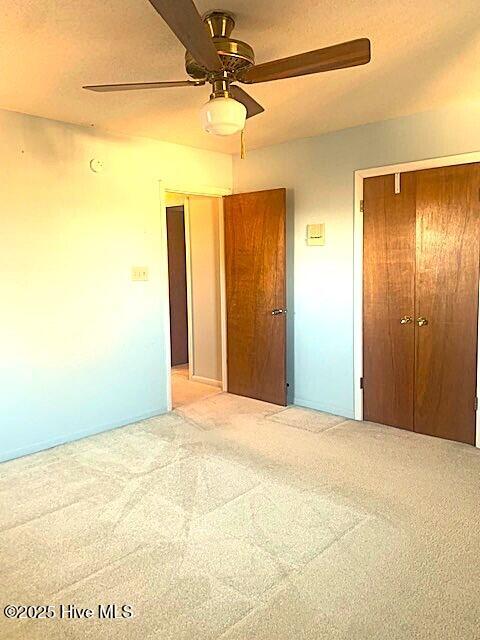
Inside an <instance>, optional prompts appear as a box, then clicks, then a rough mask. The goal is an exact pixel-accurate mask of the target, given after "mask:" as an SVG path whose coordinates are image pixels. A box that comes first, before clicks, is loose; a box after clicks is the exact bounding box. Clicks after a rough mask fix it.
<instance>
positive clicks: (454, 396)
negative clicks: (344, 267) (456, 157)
mask: <svg viewBox="0 0 480 640" xmlns="http://www.w3.org/2000/svg"><path fill="white" fill-rule="evenodd" d="M479 188H480V164H471V165H462V166H455V167H444V168H440V169H428V170H425V171H416V172H411V173H404V174H402V176H401V190H400V193H398V194H395V190H394V176H393V175H390V176H380V177H375V178H369V179H367V180H365V181H364V418H365V419H367V420H372V421H375V422H381V423H384V424H389V425H393V426H399V427H403V428H405V429H411V430H414V431H416V432H419V433H424V434H428V435H433V436H439V437H442V438H448V439H452V440H457V441H460V442H466V443H471V444H474V442H475V403H476V383H477V380H476V378H477V376H476V369H477V331H478V327H477V324H478V284H479V243H480V199H479Z"/></svg>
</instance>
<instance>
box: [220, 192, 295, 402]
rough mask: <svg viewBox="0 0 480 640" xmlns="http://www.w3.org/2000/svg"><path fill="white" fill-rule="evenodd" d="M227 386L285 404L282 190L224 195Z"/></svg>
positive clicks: (249, 395) (284, 222) (284, 245)
mask: <svg viewBox="0 0 480 640" xmlns="http://www.w3.org/2000/svg"><path fill="white" fill-rule="evenodd" d="M224 220H225V221H224V225H225V279H226V302H227V367H228V391H229V392H230V393H235V394H238V395H241V396H247V397H249V398H256V399H258V400H264V401H266V402H272V403H274V404H280V405H286V404H287V380H286V315H285V314H286V308H285V305H286V259H285V254H286V238H285V234H286V190H285V189H272V190H269V191H257V192H253V193H239V194H235V195H231V196H225V198H224Z"/></svg>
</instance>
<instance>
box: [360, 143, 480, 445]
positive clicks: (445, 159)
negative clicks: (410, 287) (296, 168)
mask: <svg viewBox="0 0 480 640" xmlns="http://www.w3.org/2000/svg"><path fill="white" fill-rule="evenodd" d="M473 162H480V152H479V151H475V152H472V153H465V154H460V155H455V156H442V157H440V158H431V159H428V160H419V161H414V162H405V163H401V164H393V165H386V166H382V167H374V168H372V169H359V170H357V171H355V173H354V176H355V185H354V301H353V306H354V405H355V406H354V417H355V420H363V389H362V388H361V380H362V378H363V211H362V206H361V203H362V201H363V181H364V179H365V178H371V177H374V176H382V175H388V174H392V173H395V174H397V173H398V174H402V173H405V172H408V171H419V170H421V169H435V168H440V167H446V166H451V165H460V164H469V163H473ZM400 186H401V178H400ZM478 295H479V296H480V287H479V292H478ZM478 331H479V335H478V340H479V343H478V344H479V345H480V305H479V318H478ZM479 352H480V349H479V350H477V394H476V395H477V397H479V393H480V357H479ZM476 446H477V447H479V448H480V411H479V409H477V412H476Z"/></svg>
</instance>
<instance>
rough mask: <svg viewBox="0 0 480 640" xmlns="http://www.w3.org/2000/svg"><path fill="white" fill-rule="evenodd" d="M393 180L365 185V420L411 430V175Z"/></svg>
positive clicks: (379, 179)
mask: <svg viewBox="0 0 480 640" xmlns="http://www.w3.org/2000/svg"><path fill="white" fill-rule="evenodd" d="M394 181H395V177H394V176H393V175H389V176H378V177H375V178H368V179H366V180H365V181H364V183H363V184H364V187H363V188H364V195H363V197H364V214H363V215H364V218H363V224H364V278H363V344H364V356H363V357H364V368H363V380H364V384H363V386H364V392H363V402H364V418H365V420H371V421H372V422H381V423H383V424H389V425H392V426H394V427H402V428H403V429H410V430H413V402H414V374H415V365H414V352H415V350H414V343H415V324H414V322H413V317H414V313H415V174H413V173H409V174H404V175H403V176H402V190H401V193H400V194H398V195H395V184H394ZM402 318H403V319H404V321H403V322H401V320H402Z"/></svg>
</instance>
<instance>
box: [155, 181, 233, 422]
mask: <svg viewBox="0 0 480 640" xmlns="http://www.w3.org/2000/svg"><path fill="white" fill-rule="evenodd" d="M232 192H233V189H224V188H221V187H199V188H194V189H192V187H191V186H190V187H189V186H186V185H171V184H167V183H166V182H165V181H164V180H159V195H160V224H161V252H160V253H161V258H160V261H161V269H162V286H161V289H162V298H163V300H165V301H168V300H169V281H168V244H167V206H168V205H167V202H166V196H167V193H178V194H181V195H183V196H185V197H186V200H185V203H184V205H183V206H184V216H185V248H186V262H187V317H188V367H189V376H190V377H192V375H193V325H192V297H191V260H190V236H189V232H190V228H189V211H188V199H187V198H188V196H206V197H209V198H218V199H219V201H220V203H219V204H220V212H219V218H218V227H219V228H218V232H219V260H220V333H221V336H220V339H221V345H222V379H221V386H222V391H227V308H226V295H225V245H224V214H223V196H228V195H230V194H231V193H232ZM163 329H164V336H165V343H164V349H165V360H164V363H165V368H166V376H165V384H166V388H165V392H166V398H167V411H171V410H172V371H171V369H172V361H171V345H170V305H169V304H168V302H167V303H166V304H165V305H164V311H163ZM193 377H194V376H193ZM197 381H199V382H202V380H201V379H198V378H197ZM203 382H205V380H203Z"/></svg>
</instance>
